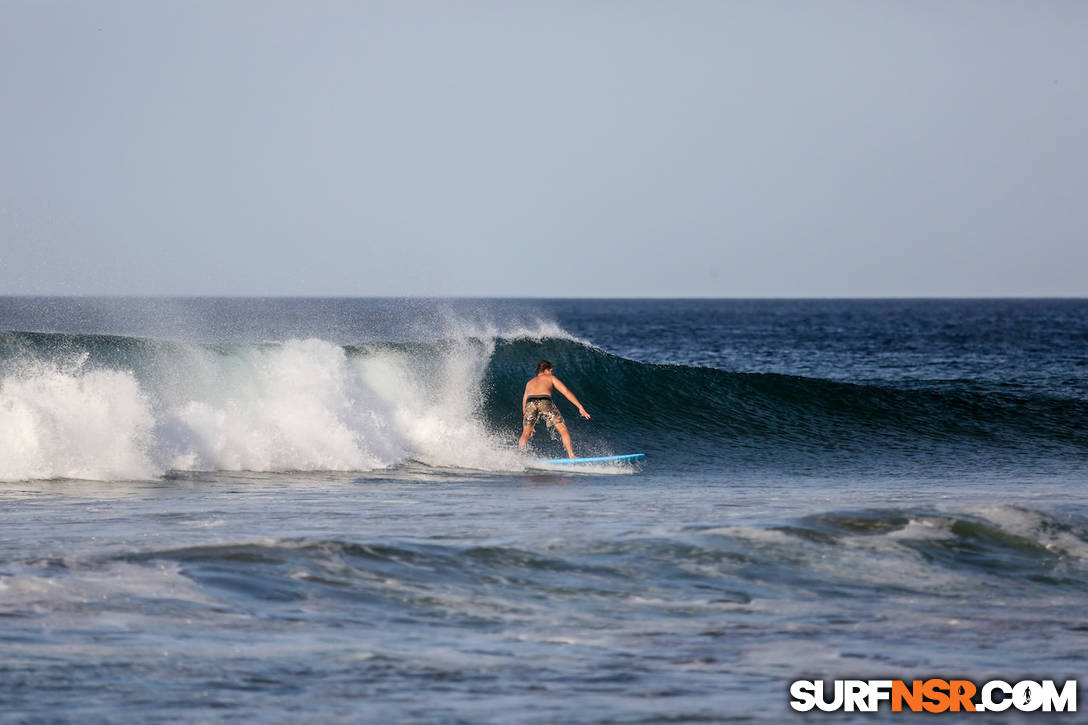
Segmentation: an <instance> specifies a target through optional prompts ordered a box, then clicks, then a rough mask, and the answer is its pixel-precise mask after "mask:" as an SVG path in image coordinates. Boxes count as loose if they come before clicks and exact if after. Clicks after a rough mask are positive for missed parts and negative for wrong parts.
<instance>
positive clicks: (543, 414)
mask: <svg viewBox="0 0 1088 725" xmlns="http://www.w3.org/2000/svg"><path fill="white" fill-rule="evenodd" d="M541 418H543V419H544V422H545V423H547V424H548V428H549V429H550V428H554V427H555V426H557V425H559V424H560V423H562V422H563V414H562V413H560V412H559V408H556V407H555V403H553V402H552V401H550V400H530V401H529V402H527V403H526V404H525V418H524V420H523V421H522V422H523V423H524V425H525V426H526V427H528V428H532V427H533V426H535V425H536V422H537V421H538V420H540V419H541ZM549 432H550V431H549Z"/></svg>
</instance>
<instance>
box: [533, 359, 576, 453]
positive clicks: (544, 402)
mask: <svg viewBox="0 0 1088 725" xmlns="http://www.w3.org/2000/svg"><path fill="white" fill-rule="evenodd" d="M553 390H558V391H559V392H560V393H562V394H563V396H564V397H565V398H566V399H567V400H569V401H570V402H572V403H574V404H575V405H576V406H578V412H579V413H581V415H582V417H583V418H586V419H588V418H589V413H587V412H586V409H585V408H583V407H582V404H581V403H579V402H578V398H576V397H574V393H572V392H570V391H569V390H567V386H566V385H563V383H562V382H560V380H559V378H557V377H555V375H554V374H552V364H551V363H550V362H548V361H547V360H541V361H540V363H539V364H538V365H537V366H536V377H535V378H533V379H532V380H530V381H529V382H527V383H526V384H525V394H524V395H522V396H521V412H522V414H523V415H524V418H523V419H522V428H521V440H519V441H518V450H520V451H521V452H522V453H524V452H525V447H526V446H527V445H528V444H529V437H530V436H531V435H532V434H533V429H534V428H536V423H537V421H538V420H539V419H540V418H543V419H544V422H545V423H547V425H548V427H549V428H554V429H555V430H556V431H558V432H559V435H560V436H561V437H562V439H563V447H564V448H566V449H567V456H569V457H570V458H574V451H573V450H572V449H571V447H570V433H568V432H567V424H566V423H564V422H563V416H562V414H561V413H560V412H559V408H556V407H555V403H553V402H552V391H553Z"/></svg>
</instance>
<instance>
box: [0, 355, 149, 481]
mask: <svg viewBox="0 0 1088 725" xmlns="http://www.w3.org/2000/svg"><path fill="white" fill-rule="evenodd" d="M85 363H86V356H85V355H84V356H82V357H79V358H76V359H74V360H71V361H68V362H67V363H27V364H25V365H23V366H21V367H19V368H18V369H17V370H15V371H14V372H13V373H12V374H9V375H7V376H6V377H4V378H3V380H0V479H3V480H8V481H12V480H24V479H36V478H37V479H48V478H83V479H92V480H116V479H138V478H148V477H151V476H155V475H158V474H159V473H161V471H160V470H158V469H157V467H156V466H155V464H154V463H153V461H152V459H151V457H150V456H149V455H148V448H149V444H150V441H151V439H152V428H153V426H154V416H153V415H152V411H151V405H150V403H149V402H148V399H147V397H146V395H144V392H143V390H141V388H140V385H139V384H138V383H137V381H136V378H135V377H134V376H133V374H132V373H131V372H128V371H121V370H92V369H87V368H86V364H85Z"/></svg>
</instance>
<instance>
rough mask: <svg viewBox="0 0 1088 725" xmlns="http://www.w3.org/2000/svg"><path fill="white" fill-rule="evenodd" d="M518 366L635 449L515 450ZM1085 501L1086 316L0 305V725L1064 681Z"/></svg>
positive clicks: (311, 716)
mask: <svg viewBox="0 0 1088 725" xmlns="http://www.w3.org/2000/svg"><path fill="white" fill-rule="evenodd" d="M541 359H548V360H550V361H552V362H553V363H554V365H555V372H556V375H557V376H558V377H559V378H560V379H561V380H562V381H563V382H564V383H566V385H567V386H568V387H569V388H570V389H571V390H572V391H573V392H574V393H575V394H576V395H577V396H578V397H579V398H580V400H581V402H582V403H583V404H584V405H585V407H586V408H587V409H588V411H589V412H590V413H591V415H592V419H591V420H582V419H580V418H579V417H578V415H577V413H576V410H575V409H574V407H573V406H571V405H569V404H568V403H567V402H566V401H564V400H561V399H560V400H559V402H558V405H559V407H560V410H561V411H562V413H563V414H564V415H565V416H566V419H567V422H568V424H569V427H570V431H571V435H572V438H573V440H574V449H575V452H576V453H577V454H579V455H584V456H597V455H608V454H613V453H615V454H622V453H634V452H643V453H645V454H646V457H645V459H644V460H643V461H642V463H641V464H640V465H630V464H624V465H613V466H609V465H597V466H594V467H590V468H579V469H574V470H566V469H563V468H552V469H548V468H547V467H546V466H544V467H541V466H537V465H535V464H534V462H533V461H534V459H543V458H552V457H555V456H559V455H561V454H562V449H561V446H560V444H559V443H558V442H556V441H554V440H552V439H551V438H550V437H549V436H548V434H547V432H546V430H545V429H544V426H543V425H541V426H540V428H539V430H538V431H537V433H536V435H535V437H534V438H533V439H532V445H531V449H532V450H531V451H530V456H529V457H526V458H521V457H519V456H518V455H517V451H516V445H515V444H516V440H517V437H518V435H519V433H520V419H521V416H520V411H519V406H520V403H521V393H522V389H523V386H524V383H525V381H526V380H527V379H528V378H530V377H532V375H533V374H534V372H535V366H536V363H537V362H538V361H539V360H541ZM1086 485H1088V301H1085V300H843V301H835V300H497V299H488V300H428V299H250V298H229V299H204V298H194V299H120V298H110V299H91V298H31V297H18V298H0V723H41V722H48V723H133V722H139V723H162V722H200V723H219V722H238V723H251V722H259V723H292V725H296V724H298V723H356V722H375V723H503V724H506V723H660V722H681V723H683V722H709V723H718V722H759V723H775V722H782V721H795V720H796V721H799V722H828V723H830V722H840V721H843V720H848V721H862V720H866V719H874V718H873V716H869V717H868V718H866V717H862V716H855V717H849V716H847V715H844V714H842V713H839V714H826V713H819V712H813V713H809V714H807V715H801V714H798V713H794V712H793V711H792V710H791V709H790V707H789V700H790V696H789V683H790V682H792V681H793V680H796V679H824V680H833V679H842V678H855V677H857V678H874V679H878V678H887V679H903V680H911V679H926V678H929V677H962V678H966V679H971V680H973V681H976V682H984V681H986V680H991V679H1003V680H1006V681H1009V682H1015V681H1017V680H1020V679H1033V680H1041V679H1056V680H1067V679H1075V678H1078V677H1079V678H1082V679H1083V677H1084V675H1085V672H1086V670H1088V622H1086V615H1088V489H1086ZM1082 694H1083V693H1082ZM1082 699H1083V698H1082ZM932 717H933V716H929V718H914V717H912V716H908V715H903V714H892V713H883V714H881V715H878V716H876V717H875V719H877V720H879V721H899V720H904V719H906V720H909V721H915V720H920V719H926V720H927V721H928V720H929V719H930V718H932ZM988 717H989V718H990V719H986V716H983V717H981V718H980V717H978V716H971V715H958V716H957V715H946V716H942V717H940V720H941V722H956V721H957V720H964V721H968V722H1001V723H1006V722H1026V723H1040V722H1050V721H1053V722H1076V721H1077V718H1078V717H1079V716H1078V715H1075V714H1074V715H1070V714H1050V715H1047V714H1045V713H1033V714H1018V713H1017V712H1015V711H1008V712H1005V713H1002V714H1000V715H998V714H991V715H989V716H988ZM1081 721H1083V720H1081Z"/></svg>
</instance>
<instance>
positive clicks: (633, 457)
mask: <svg viewBox="0 0 1088 725" xmlns="http://www.w3.org/2000/svg"><path fill="white" fill-rule="evenodd" d="M645 457H646V454H645V453H628V454H626V455H623V456H598V457H596V458H548V459H545V460H542V461H541V460H538V461H536V463H547V464H548V465H549V466H565V465H578V464H579V463H619V462H620V461H637V460H638V459H639V458H645Z"/></svg>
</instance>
